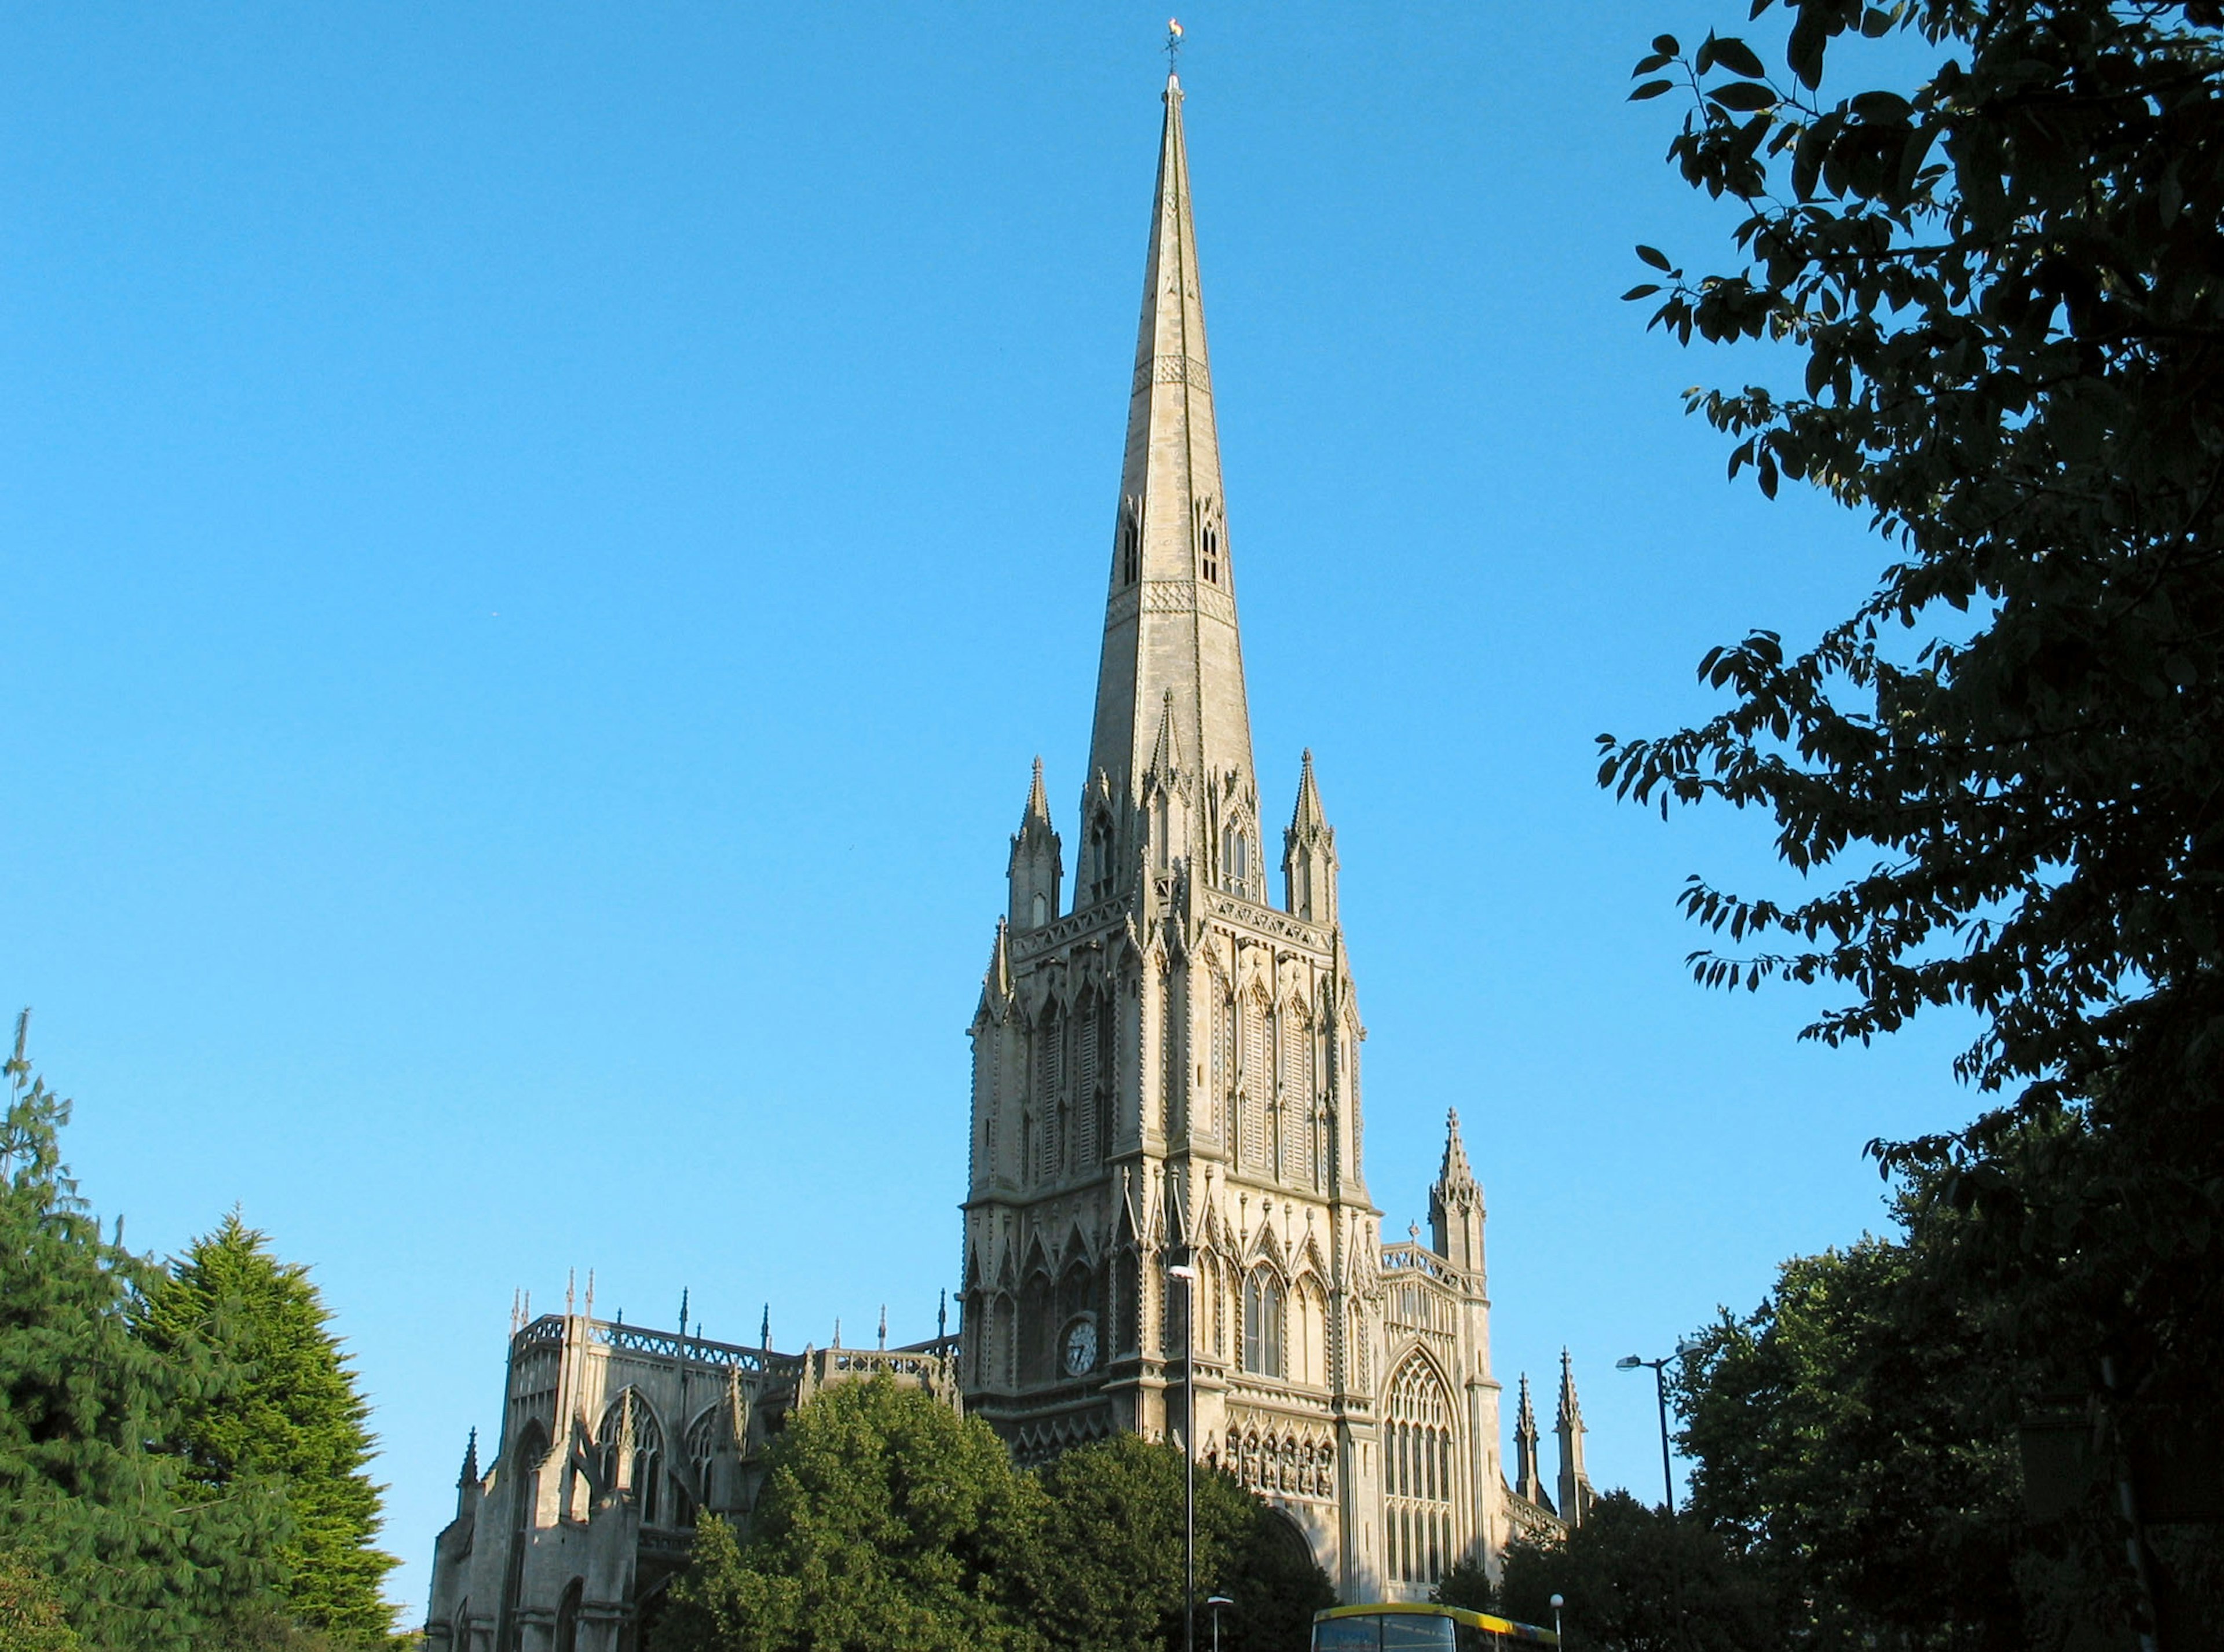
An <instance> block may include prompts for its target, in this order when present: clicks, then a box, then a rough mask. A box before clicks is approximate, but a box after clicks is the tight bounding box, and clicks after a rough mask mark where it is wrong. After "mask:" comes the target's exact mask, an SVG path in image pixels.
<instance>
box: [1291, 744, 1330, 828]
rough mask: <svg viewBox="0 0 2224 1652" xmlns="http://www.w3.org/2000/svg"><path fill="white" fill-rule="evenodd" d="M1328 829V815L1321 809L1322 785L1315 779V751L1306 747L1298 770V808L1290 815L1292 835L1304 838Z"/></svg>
mask: <svg viewBox="0 0 2224 1652" xmlns="http://www.w3.org/2000/svg"><path fill="white" fill-rule="evenodd" d="M1327 829H1328V815H1327V812H1326V811H1325V810H1323V809H1322V808H1321V800H1320V785H1319V783H1318V782H1317V781H1316V780H1315V779H1313V750H1312V747H1310V746H1308V747H1305V760H1304V762H1303V763H1301V764H1300V765H1299V766H1298V806H1297V807H1296V808H1295V809H1294V810H1292V811H1291V813H1290V833H1291V835H1292V836H1303V835H1305V834H1306V833H1308V832H1324V831H1326V830H1327Z"/></svg>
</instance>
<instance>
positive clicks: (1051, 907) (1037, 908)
mask: <svg viewBox="0 0 2224 1652" xmlns="http://www.w3.org/2000/svg"><path fill="white" fill-rule="evenodd" d="M1006 872H1007V873H1008V876H1009V877H1010V879H1011V880H1012V911H1011V924H1012V927H1013V928H1014V929H1015V930H1033V929H1040V928H1041V927H1042V926H1043V925H1044V924H1047V923H1049V922H1050V921H1051V919H1052V918H1053V917H1057V916H1058V882H1059V880H1060V879H1061V878H1063V877H1064V876H1065V852H1064V850H1063V849H1062V848H1061V847H1060V845H1059V843H1058V833H1057V832H1056V831H1054V830H1052V827H1051V823H1050V798H1049V796H1048V795H1047V794H1046V792H1045V791H1043V772H1042V759H1040V758H1039V757H1038V758H1037V759H1035V776H1034V784H1033V785H1031V786H1029V787H1028V788H1027V809H1026V810H1025V812H1023V813H1022V814H1021V815H1020V829H1019V830H1018V831H1016V832H1014V834H1013V835H1012V859H1011V862H1010V864H1009V866H1008V867H1006Z"/></svg>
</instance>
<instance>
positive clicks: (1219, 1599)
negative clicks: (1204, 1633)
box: [1204, 1595, 1235, 1652]
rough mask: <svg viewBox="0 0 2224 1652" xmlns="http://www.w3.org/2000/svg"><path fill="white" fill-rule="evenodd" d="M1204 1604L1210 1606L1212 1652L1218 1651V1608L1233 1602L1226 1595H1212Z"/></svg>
mask: <svg viewBox="0 0 2224 1652" xmlns="http://www.w3.org/2000/svg"><path fill="white" fill-rule="evenodd" d="M1204 1604H1205V1605H1208V1606H1210V1607H1211V1608H1212V1652H1220V1609H1221V1608H1222V1607H1223V1606H1232V1605H1235V1602H1234V1601H1232V1600H1230V1599H1229V1598H1228V1597H1227V1596H1226V1595H1214V1596H1213V1597H1212V1598H1210V1599H1209V1600H1207V1601H1206V1602H1205V1603H1204Z"/></svg>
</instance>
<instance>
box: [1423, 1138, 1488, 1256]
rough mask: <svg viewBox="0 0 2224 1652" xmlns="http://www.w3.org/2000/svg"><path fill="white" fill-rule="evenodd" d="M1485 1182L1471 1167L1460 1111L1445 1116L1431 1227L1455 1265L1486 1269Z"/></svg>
mask: <svg viewBox="0 0 2224 1652" xmlns="http://www.w3.org/2000/svg"><path fill="white" fill-rule="evenodd" d="M1482 1220H1483V1209H1482V1184H1481V1183H1480V1182H1477V1181H1476V1180H1475V1172H1474V1171H1473V1170H1469V1168H1468V1163H1467V1148H1466V1145H1465V1144H1463V1143H1462V1142H1461V1140H1460V1127H1459V1113H1458V1111H1457V1109H1454V1110H1452V1111H1451V1112H1450V1113H1448V1114H1447V1115H1446V1116H1445V1119H1444V1165H1443V1168H1442V1169H1440V1170H1438V1171H1437V1181H1436V1185H1435V1186H1434V1187H1432V1188H1431V1189H1429V1228H1430V1239H1431V1245H1432V1247H1433V1248H1434V1250H1435V1251H1436V1253H1437V1255H1438V1256H1440V1257H1442V1258H1444V1260H1445V1261H1447V1262H1449V1263H1450V1264H1452V1266H1454V1267H1455V1268H1463V1269H1465V1270H1466V1271H1468V1272H1469V1273H1472V1274H1476V1275H1480V1274H1481V1273H1482Z"/></svg>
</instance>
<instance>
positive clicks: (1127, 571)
mask: <svg viewBox="0 0 2224 1652" xmlns="http://www.w3.org/2000/svg"><path fill="white" fill-rule="evenodd" d="M1142 504H1143V501H1141V500H1140V499H1137V498H1134V496H1133V495H1130V496H1129V498H1128V501H1127V504H1126V506H1125V507H1124V508H1122V509H1121V513H1120V583H1121V584H1123V585H1132V584H1134V583H1135V581H1136V580H1137V579H1138V578H1140V577H1141V576H1142V571H1143V567H1142V564H1143V519H1142Z"/></svg>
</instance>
